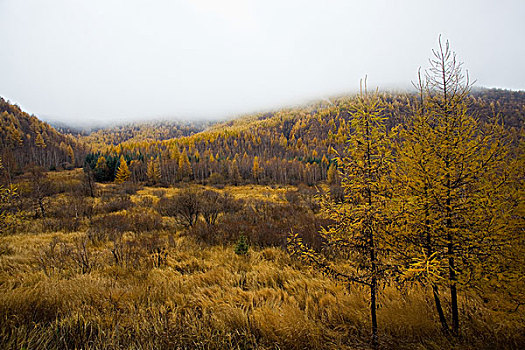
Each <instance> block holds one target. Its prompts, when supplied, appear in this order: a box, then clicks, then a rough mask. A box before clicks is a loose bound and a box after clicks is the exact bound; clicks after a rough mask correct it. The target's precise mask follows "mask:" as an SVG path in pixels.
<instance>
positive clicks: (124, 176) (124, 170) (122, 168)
mask: <svg viewBox="0 0 525 350" xmlns="http://www.w3.org/2000/svg"><path fill="white" fill-rule="evenodd" d="M130 176H131V171H130V170H129V168H128V163H127V162H126V159H124V156H120V161H119V166H118V169H117V174H116V175H115V182H116V183H123V182H126V181H128V180H129V177H130Z"/></svg>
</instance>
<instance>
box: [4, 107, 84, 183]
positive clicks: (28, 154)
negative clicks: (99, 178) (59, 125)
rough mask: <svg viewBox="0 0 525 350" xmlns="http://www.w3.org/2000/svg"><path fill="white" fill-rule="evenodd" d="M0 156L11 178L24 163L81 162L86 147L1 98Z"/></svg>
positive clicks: (62, 165)
mask: <svg viewBox="0 0 525 350" xmlns="http://www.w3.org/2000/svg"><path fill="white" fill-rule="evenodd" d="M0 145H1V150H0V156H1V158H2V161H3V164H4V170H5V173H6V176H7V177H8V178H11V177H12V176H13V175H14V174H16V173H18V172H20V171H21V170H23V168H24V167H26V166H27V165H31V164H34V165H39V166H42V167H44V168H47V169H59V168H67V167H73V166H78V165H81V164H82V162H83V158H84V157H85V154H86V150H85V147H84V146H83V145H82V143H81V142H79V141H78V140H77V139H75V138H74V137H72V136H66V135H63V134H61V133H59V132H57V131H56V130H55V129H54V128H53V127H51V126H50V125H49V124H47V123H45V122H42V121H41V120H39V119H38V118H37V117H35V116H34V115H29V114H28V113H26V112H24V111H22V110H21V109H20V107H18V106H17V105H13V104H11V103H10V102H9V101H6V100H4V99H3V98H1V97H0Z"/></svg>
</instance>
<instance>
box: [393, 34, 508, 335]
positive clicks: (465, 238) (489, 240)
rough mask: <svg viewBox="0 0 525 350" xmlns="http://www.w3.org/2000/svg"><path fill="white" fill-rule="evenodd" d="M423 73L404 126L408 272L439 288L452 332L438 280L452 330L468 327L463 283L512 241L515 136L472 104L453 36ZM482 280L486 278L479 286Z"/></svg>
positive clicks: (400, 173)
mask: <svg viewBox="0 0 525 350" xmlns="http://www.w3.org/2000/svg"><path fill="white" fill-rule="evenodd" d="M433 52H434V57H433V58H432V59H431V60H430V68H429V69H428V70H427V71H426V74H425V77H424V78H421V77H420V79H419V83H418V84H417V85H418V89H419V91H420V104H419V106H418V108H416V111H415V113H414V116H413V117H412V118H411V119H410V120H409V123H408V125H407V126H406V127H405V129H404V130H403V131H402V132H401V138H400V139H401V144H400V146H399V147H398V150H397V153H398V154H397V165H398V167H397V169H398V170H397V172H396V177H397V180H398V185H399V186H400V188H399V191H398V192H397V194H398V195H400V196H401V197H402V200H401V201H400V202H399V207H400V208H403V212H402V214H403V215H404V220H403V221H402V222H403V226H404V227H403V229H401V230H400V232H402V234H401V235H400V236H398V237H397V238H398V239H397V241H398V242H403V243H404V244H405V245H404V246H402V247H401V251H402V255H404V256H406V257H407V258H409V259H411V261H412V262H411V264H410V266H409V269H408V270H407V274H408V276H411V275H412V277H417V278H419V279H420V280H421V279H423V280H425V281H427V282H428V283H429V285H430V286H431V287H432V291H433V295H434V300H435V304H436V309H437V313H438V316H439V319H440V322H441V326H442V328H443V330H444V332H445V333H448V332H449V326H448V323H447V321H446V319H445V314H444V311H443V309H442V307H441V301H440V295H439V290H438V286H439V285H443V286H444V287H446V288H448V290H449V293H450V296H449V300H450V314H451V327H450V329H451V331H452V333H453V334H454V335H458V334H459V332H460V319H459V305H458V290H459V289H462V288H467V287H469V286H476V283H477V282H479V281H480V280H481V279H483V278H487V277H488V275H487V273H490V270H491V269H492V267H491V266H494V262H495V261H494V259H495V258H496V257H497V256H501V255H499V253H498V252H497V251H498V250H500V249H501V247H502V246H503V245H504V244H505V241H506V240H509V238H510V236H509V235H508V233H509V230H508V224H509V222H512V212H513V210H514V208H513V204H512V203H513V201H509V198H508V195H509V194H508V193H506V192H507V191H506V190H505V189H506V188H507V183H508V180H507V179H508V178H509V169H510V167H508V164H507V163H508V162H509V161H510V160H511V159H509V158H508V149H509V148H508V139H507V137H506V136H505V134H504V132H503V129H502V127H500V126H499V125H498V124H497V123H495V122H492V123H488V124H484V125H483V124H481V123H480V122H479V121H478V120H477V119H476V118H475V117H474V116H473V115H472V114H471V113H470V112H469V110H468V106H467V97H468V94H469V91H470V83H469V80H468V76H465V75H464V74H463V71H462V64H461V63H460V62H458V61H457V60H456V55H455V53H454V52H453V51H452V50H451V49H450V46H449V43H448V41H447V42H446V43H442V41H441V38H440V40H439V48H438V49H437V50H434V51H433ZM478 286H479V285H478Z"/></svg>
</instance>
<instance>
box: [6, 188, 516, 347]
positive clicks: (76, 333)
mask: <svg viewBox="0 0 525 350" xmlns="http://www.w3.org/2000/svg"><path fill="white" fill-rule="evenodd" d="M106 186H108V190H109V189H110V187H111V185H106ZM266 190H267V191H268V193H265V192H264V190H262V188H261V187H258V186H242V187H239V188H225V189H224V191H228V192H230V193H232V194H233V195H234V196H236V197H237V198H253V196H255V195H257V196H259V197H261V199H265V200H272V201H282V200H283V198H284V191H286V189H284V188H283V189H281V188H277V189H272V188H269V187H268V188H266ZM162 191H163V192H162V193H161V192H160V189H158V188H144V189H142V190H140V191H138V192H137V194H135V195H132V196H131V200H132V202H133V203H134V205H142V206H143V207H146V206H147V205H148V203H150V202H153V203H154V202H155V201H156V200H157V199H156V198H158V196H160V195H167V196H170V195H173V194H175V193H176V191H178V189H172V188H168V189H162ZM145 198H146V199H145ZM147 198H151V199H150V200H148V199H147ZM99 201H100V198H97V203H96V204H98V203H99ZM138 208H140V207H138ZM133 210H137V207H135V208H134V209H133ZM123 212H124V213H125V212H126V211H123ZM118 213H121V212H118ZM99 215H105V214H99ZM164 220H166V218H164ZM166 227H171V228H170V229H169V230H153V231H147V232H138V231H137V232H135V231H133V232H123V233H122V232H121V233H116V234H114V235H113V236H111V238H108V239H106V240H101V241H89V240H86V230H87V229H88V228H85V229H83V230H81V231H80V232H69V233H65V232H52V233H36V232H35V234H28V233H24V234H17V235H12V236H4V237H0V315H1V318H0V348H3V349H21V348H25V349H368V348H369V347H370V345H369V344H370V343H369V311H368V302H369V301H368V297H367V290H366V289H364V288H361V287H359V286H356V285H351V286H344V285H341V284H337V283H335V282H334V281H332V280H330V279H329V278H328V277H325V276H323V275H321V274H320V273H318V272H316V271H314V270H312V269H310V268H308V267H307V266H304V265H302V264H300V263H298V262H297V261H294V260H292V259H291V258H290V257H289V256H288V255H287V254H286V253H285V252H284V251H283V250H281V249H278V248H261V249H255V250H254V249H253V248H252V249H250V252H249V254H248V255H247V256H238V255H236V254H235V253H234V248H233V247H232V246H227V245H226V246H209V245H205V244H203V243H199V242H197V241H195V240H194V239H193V238H192V237H189V236H186V235H183V234H181V233H180V232H179V233H174V226H173V225H167V226H166ZM117 251H118V254H119V255H118V256H119V259H118V260H117V259H116V258H115V257H116V253H115V252H117ZM84 260H87V265H86V261H84ZM461 304H462V308H461V310H462V315H461V316H462V320H464V324H463V330H462V334H463V336H462V338H461V339H459V340H453V341H452V340H450V339H447V338H446V337H444V336H443V335H441V333H440V332H439V325H438V323H437V322H436V318H435V313H434V308H433V301H432V299H431V294H430V293H429V291H427V290H425V289H423V288H422V287H419V286H415V285H414V286H410V287H408V288H405V289H398V288H396V287H395V286H394V285H392V286H385V287H384V289H383V290H382V291H381V296H380V308H379V310H378V318H379V324H380V338H381V339H380V342H381V347H382V348H385V349H443V348H457V349H472V348H476V349H494V348H510V349H512V348H515V349H519V348H523V346H524V344H525V343H524V342H525V336H524V328H523V324H524V322H525V315H524V313H523V311H522V310H521V309H519V310H517V311H516V312H503V311H501V310H500V311H495V310H493V309H492V308H491V307H489V306H488V304H486V303H485V302H483V301H482V300H480V299H479V298H476V297H475V296H473V295H469V296H468V298H467V297H463V299H462V300H461Z"/></svg>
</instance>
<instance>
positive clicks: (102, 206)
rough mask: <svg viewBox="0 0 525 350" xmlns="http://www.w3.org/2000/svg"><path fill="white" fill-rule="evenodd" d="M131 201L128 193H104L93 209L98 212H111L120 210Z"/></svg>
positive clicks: (129, 205)
mask: <svg viewBox="0 0 525 350" xmlns="http://www.w3.org/2000/svg"><path fill="white" fill-rule="evenodd" d="M132 204H133V203H132V202H131V198H130V196H129V195H128V194H120V195H115V196H111V195H108V194H105V195H104V196H103V197H102V198H101V201H100V203H99V204H98V205H97V206H96V208H95V210H96V213H98V214H105V213H113V212H116V211H121V210H125V209H128V208H129V207H131V205H132Z"/></svg>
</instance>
